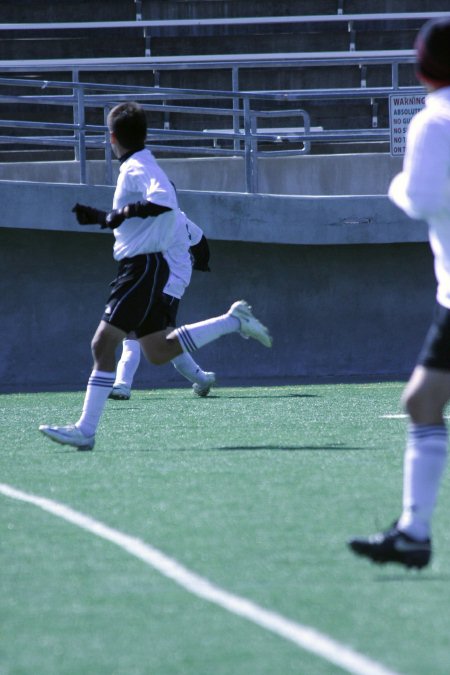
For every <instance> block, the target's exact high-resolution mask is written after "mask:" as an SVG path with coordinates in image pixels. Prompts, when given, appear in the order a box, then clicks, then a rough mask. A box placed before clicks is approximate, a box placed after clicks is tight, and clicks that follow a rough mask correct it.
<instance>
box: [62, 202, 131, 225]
mask: <svg viewBox="0 0 450 675" xmlns="http://www.w3.org/2000/svg"><path fill="white" fill-rule="evenodd" d="M72 211H73V212H74V213H75V215H76V217H77V220H78V222H79V224H80V225H100V226H101V228H102V230H103V229H105V228H107V227H108V228H110V229H111V230H114V229H115V228H116V227H119V225H122V223H123V221H124V220H125V216H124V214H123V210H122V209H115V210H113V211H101V210H100V209H94V208H93V207H92V206H85V205H84V204H75V206H74V207H73V209H72Z"/></svg>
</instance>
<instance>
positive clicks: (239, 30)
mask: <svg viewBox="0 0 450 675" xmlns="http://www.w3.org/2000/svg"><path fill="white" fill-rule="evenodd" d="M25 10H27V11H25ZM28 10H29V11H28ZM448 10H449V7H448V0H364V2H363V1H362V0H294V1H292V0H291V1H290V2H284V1H280V2H277V3H273V1H271V0H270V1H269V0H245V2H244V1H243V0H242V1H236V0H232V1H231V0H214V1H213V2H211V1H210V0H208V2H206V1H204V0H193V1H192V2H185V1H184V0H170V1H169V0H97V2H95V3H92V2H87V0H67V1H66V2H64V3H48V2H45V1H44V0H34V2H33V3H31V4H30V3H28V2H25V1H24V0H17V1H16V2H15V3H1V5H0V76H2V75H3V76H5V75H8V76H12V74H13V71H12V70H10V66H11V64H12V63H13V61H15V62H17V63H18V66H17V69H16V70H15V71H14V73H19V72H20V74H21V76H25V77H32V78H40V79H44V78H46V77H49V74H48V73H49V72H51V73H52V74H51V77H52V79H60V80H64V79H67V75H68V73H70V76H71V77H72V76H75V77H76V78H78V77H79V78H80V80H82V81H87V82H103V83H116V84H117V83H121V84H128V85H133V86H160V87H170V88H182V89H209V90H213V89H218V90H222V91H230V90H232V89H236V88H238V89H239V90H244V91H255V90H260V91H263V90H311V89H313V90H318V89H334V88H336V87H340V88H355V87H361V88H374V87H388V86H391V85H392V67H391V65H390V63H389V62H386V63H370V64H367V63H366V62H365V61H364V59H363V55H362V52H363V51H364V52H366V53H372V52H373V53H374V54H376V53H378V52H379V53H380V54H385V53H386V52H387V51H388V50H394V51H397V50H410V49H411V47H412V43H413V40H414V37H415V35H416V33H417V31H418V29H419V27H420V25H422V23H423V22H424V20H425V18H424V14H426V13H427V12H428V13H430V12H442V11H448ZM417 12H419V13H420V14H419V15H418V16H414V13H417ZM24 17H26V22H25V21H24ZM283 17H290V18H289V19H284V18H283ZM93 22H96V23H93ZM145 22H152V23H151V25H150V24H149V25H146V23H145ZM174 22H176V24H175V23H174ZM11 23H16V24H18V25H17V26H11V25H9V26H8V24H11ZM69 24H71V25H69ZM333 52H337V53H338V54H339V55H340V59H339V60H340V61H341V62H340V63H339V64H338V63H337V62H336V63H333V64H330V63H327V62H326V61H323V63H320V62H319V61H320V59H317V62H316V63H312V62H311V63H308V64H306V59H307V55H309V54H312V53H313V54H317V53H319V55H320V54H321V55H323V56H326V55H327V54H330V53H333ZM351 55H353V56H355V57H358V58H360V60H358V58H355V59H348V58H347V57H348V56H351ZM263 56H265V59H264V63H265V65H264V67H262V59H263ZM294 56H296V57H297V58H294ZM110 58H115V59H116V61H113V60H111V61H109V62H108V61H107V59H110ZM208 58H209V59H210V61H211V64H210V67H207V65H206V64H205V61H203V62H202V59H208ZM277 58H278V59H279V62H278V63H277V64H276V67H269V66H270V64H268V62H269V61H270V60H273V62H274V63H275V60H276V59H277ZM68 59H74V60H76V62H78V63H80V64H81V65H80V67H77V66H76V65H74V67H73V68H72V69H70V68H69V66H68V65H67V64H68ZM221 59H222V61H223V64H222V63H221ZM227 59H228V62H226V61H227ZM245 59H247V60H248V65H247V67H246V66H245V65H243V63H240V62H242V61H244V60H245ZM82 60H84V61H83V63H81V62H82ZM98 60H100V62H101V63H103V65H105V67H103V68H101V67H97V64H98ZM213 60H215V63H214V64H213V63H212V61H213ZM250 61H252V63H250ZM408 61H409V62H408ZM411 61H412V60H411V58H409V59H406V60H405V62H404V65H402V66H400V67H399V71H398V72H399V82H398V84H399V85H400V86H403V87H410V86H414V85H416V80H415V77H414V73H413V66H412V62H411ZM27 63H29V64H30V70H29V71H27V70H26V68H27V65H26V64H27ZM74 63H75V61H74ZM325 63H326V65H324V64H325ZM36 64H38V65H36ZM44 64H45V67H44ZM49 64H50V65H49ZM218 64H219V65H218ZM239 64H240V65H239ZM39 67H41V68H42V70H39ZM52 68H53V70H52ZM302 106H303V107H305V108H306V109H307V110H308V112H309V114H310V117H311V120H312V124H313V125H314V126H315V127H323V128H324V129H346V128H347V129H351V128H355V129H357V128H370V127H371V126H372V127H374V126H376V125H377V124H378V125H379V126H386V125H387V123H388V111H387V103H386V101H385V100H383V101H381V100H380V101H378V102H376V101H373V100H365V101H364V100H358V99H352V100H348V101H345V100H341V101H339V102H338V103H336V102H334V103H333V104H332V105H330V102H329V101H326V100H325V99H324V100H311V101H308V100H307V99H306V100H304V101H302ZM10 109H12V107H11V106H10ZM7 111H8V106H6V107H5V106H3V108H2V112H3V115H5V114H6V115H7ZM29 111H30V109H28V110H27V114H28V113H29ZM15 112H16V115H17V116H18V118H20V116H21V115H23V114H25V113H23V112H22V111H15ZM54 116H55V119H57V120H60V121H65V120H66V119H67V111H66V110H65V111H63V110H59V109H58V108H55V110H54ZM173 120H174V118H173V117H172V121H171V124H176V122H174V121H173ZM197 123H198V128H206V127H208V126H209V120H207V119H205V120H201V119H199V120H198V121H197ZM179 124H180V125H181V128H183V124H184V122H183V120H182V119H180V118H179ZM287 126H290V124H289V121H287Z"/></svg>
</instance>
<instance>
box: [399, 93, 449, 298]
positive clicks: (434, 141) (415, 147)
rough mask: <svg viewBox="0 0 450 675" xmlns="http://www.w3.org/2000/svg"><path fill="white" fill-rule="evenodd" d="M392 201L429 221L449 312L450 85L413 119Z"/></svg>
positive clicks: (439, 292)
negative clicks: (401, 169)
mask: <svg viewBox="0 0 450 675" xmlns="http://www.w3.org/2000/svg"><path fill="white" fill-rule="evenodd" d="M389 197H390V199H391V200H392V201H393V202H394V203H395V204H397V206H399V207H400V208H401V209H402V210H403V211H405V213H407V214H408V216H410V217H411V218H415V219H419V220H426V221H427V223H428V228H429V239H430V245H431V249H432V251H433V255H434V267H435V274H436V279H437V282H438V287H437V301H438V302H439V304H441V305H443V306H444V307H447V308H449V309H450V87H443V88H441V89H437V90H436V91H433V92H432V93H430V94H428V96H427V97H426V99H425V108H424V109H423V110H421V111H420V112H419V113H417V114H416V115H415V116H414V117H413V119H412V120H411V123H410V125H409V128H408V132H407V137H406V152H405V159H404V162H403V171H402V172H401V173H399V174H398V175H397V176H395V178H394V179H393V181H392V183H391V185H390V187H389Z"/></svg>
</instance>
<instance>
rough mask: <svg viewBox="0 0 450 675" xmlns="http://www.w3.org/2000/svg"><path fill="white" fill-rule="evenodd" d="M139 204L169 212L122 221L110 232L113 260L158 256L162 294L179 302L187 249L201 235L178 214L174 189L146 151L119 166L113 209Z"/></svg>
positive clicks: (186, 275) (187, 276) (187, 275)
mask: <svg viewBox="0 0 450 675" xmlns="http://www.w3.org/2000/svg"><path fill="white" fill-rule="evenodd" d="M142 201H149V202H152V203H153V204H159V205H160V206H168V207H169V208H170V209H172V210H171V211H166V212H164V213H162V214H160V215H159V216H156V217H155V218H153V217H151V216H150V217H148V218H128V219H127V220H125V221H124V222H123V223H122V225H120V226H119V227H117V228H116V229H115V230H113V233H114V237H115V240H116V241H115V244H114V258H115V260H122V259H123V258H133V257H134V256H136V255H143V254H146V253H156V252H160V253H162V254H163V256H164V258H165V260H166V261H167V263H168V265H169V270H170V274H169V279H168V281H167V284H166V285H165V287H164V293H167V294H168V295H172V296H174V297H175V298H181V297H182V295H183V293H184V291H185V289H186V288H187V286H188V285H189V282H190V280H191V275H192V261H191V255H190V253H189V248H190V246H192V245H193V244H197V243H198V242H199V241H200V239H201V238H202V236H203V232H202V230H201V229H200V228H199V227H198V225H195V223H193V222H192V221H191V220H189V218H187V216H186V214H185V213H184V212H183V211H181V209H180V208H179V206H178V201H177V196H176V192H175V188H174V187H173V185H172V183H171V182H170V180H169V178H168V177H167V175H166V174H165V173H164V171H163V170H162V169H161V167H160V166H159V165H158V164H157V162H156V160H155V158H154V156H153V155H152V153H151V152H150V150H147V149H144V150H139V151H138V152H135V153H134V154H132V155H131V156H130V157H129V158H128V159H126V160H125V161H124V162H123V163H122V164H121V166H120V171H119V177H118V180H117V186H116V190H115V193H114V199H113V209H120V208H123V207H124V206H126V205H127V204H134V203H136V202H142Z"/></svg>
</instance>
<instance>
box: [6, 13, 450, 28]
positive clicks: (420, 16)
mask: <svg viewBox="0 0 450 675" xmlns="http://www.w3.org/2000/svg"><path fill="white" fill-rule="evenodd" d="M441 16H450V12H385V13H381V12H377V13H373V12H372V13H370V14H369V13H367V14H366V13H358V14H314V15H310V16H308V15H293V16H269V17H266V16H264V17H258V16H249V17H232V18H222V19H221V18H210V19H208V18H206V19H165V20H164V19H159V20H154V19H149V20H147V19H139V20H134V21H66V22H57V23H48V22H41V23H37V22H36V23H0V30H5V31H6V30H11V31H36V30H51V31H55V30H89V29H92V30H95V29H102V28H104V29H107V28H125V29H126V28H131V29H136V28H138V29H139V28H182V27H201V26H246V25H250V26H253V25H265V24H269V25H270V24H285V23H289V24H292V23H299V24H302V23H315V24H317V23H346V22H348V21H354V22H359V21H361V22H367V21H415V20H426V19H432V18H437V17H441Z"/></svg>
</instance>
